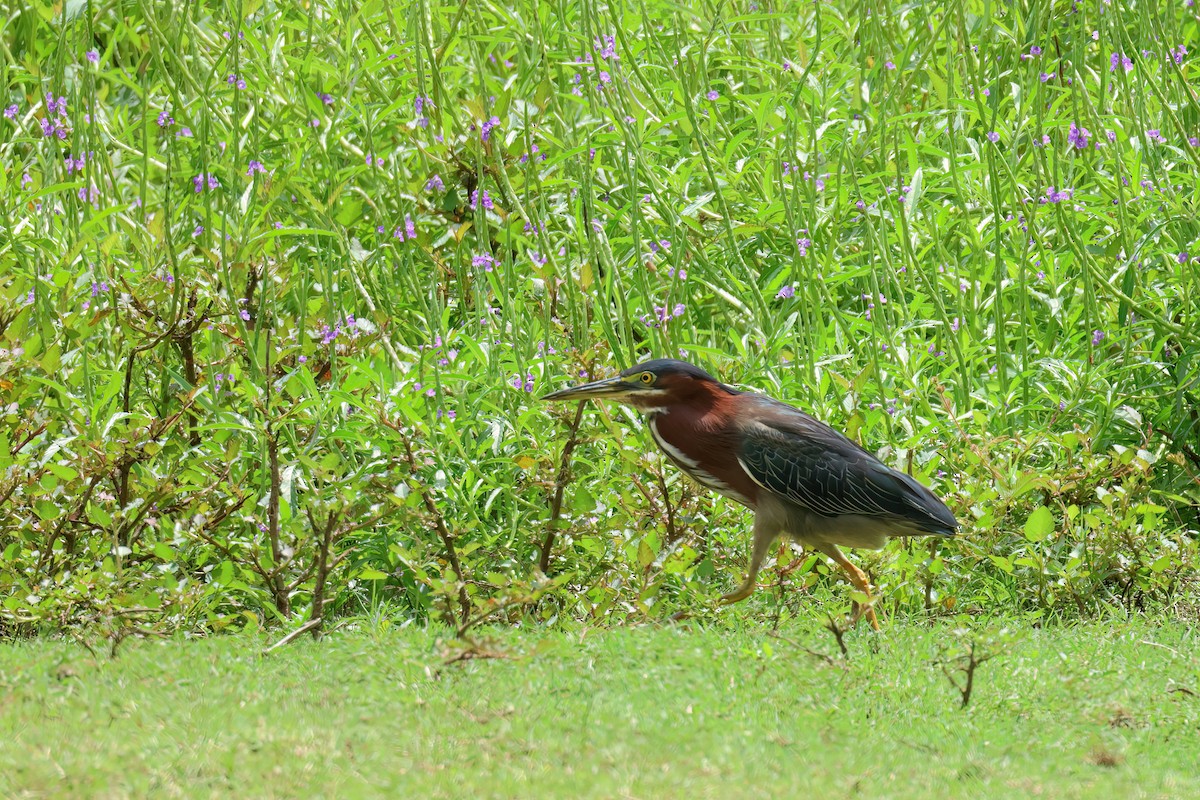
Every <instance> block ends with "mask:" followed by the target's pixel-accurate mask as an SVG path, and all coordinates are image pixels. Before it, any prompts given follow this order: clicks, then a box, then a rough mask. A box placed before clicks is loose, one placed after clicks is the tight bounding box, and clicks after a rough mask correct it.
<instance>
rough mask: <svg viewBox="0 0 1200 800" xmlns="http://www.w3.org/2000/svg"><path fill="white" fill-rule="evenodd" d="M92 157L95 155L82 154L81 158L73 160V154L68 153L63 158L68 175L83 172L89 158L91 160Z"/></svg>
mask: <svg viewBox="0 0 1200 800" xmlns="http://www.w3.org/2000/svg"><path fill="white" fill-rule="evenodd" d="M92 155H93V153H88V154H87V155H84V154H82V153H81V154H80V155H79V158H71V154H70V153H67V154H66V155H65V156H63V164H64V166H66V168H67V174H68V175H70V174H71V173H72V172H83V167H84V165H85V164H87V160H88V158H90V157H91V156H92Z"/></svg>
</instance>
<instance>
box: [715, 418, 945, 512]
mask: <svg viewBox="0 0 1200 800" xmlns="http://www.w3.org/2000/svg"><path fill="white" fill-rule="evenodd" d="M757 402H758V404H759V406H760V408H759V409H757V410H758V411H759V412H760V413H758V414H756V415H755V421H754V422H753V423H750V424H749V425H747V426H746V427H745V429H744V431H743V432H744V434H745V435H744V437H743V440H742V444H741V447H740V448H739V452H738V460H739V461H740V462H741V464H742V467H743V469H745V470H746V472H747V473H749V475H750V477H751V478H752V479H753V480H754V482H755V483H757V484H758V485H759V486H761V487H762V488H764V489H766V490H767V491H770V492H772V493H774V494H776V495H778V496H780V497H783V498H785V499H788V500H790V501H792V502H794V503H796V504H797V505H800V506H803V507H804V508H807V509H809V510H811V511H815V512H816V513H818V514H822V515H824V516H830V517H836V516H842V515H845V514H859V515H862V516H869V517H876V516H886V517H893V518H895V517H899V518H903V519H907V520H910V521H912V522H913V523H915V524H916V525H917V526H918V527H920V528H921V529H922V530H925V531H928V532H930V533H944V534H949V533H953V531H954V529H955V528H956V527H957V523H956V522H955V520H954V516H953V515H952V514H951V513H950V511H949V509H947V508H946V506H945V505H943V504H942V502H941V501H940V500H938V499H937V498H936V497H934V496H933V493H932V492H930V491H929V490H928V489H926V488H925V487H924V486H922V485H921V484H920V483H918V482H917V481H915V480H913V478H911V477H910V476H908V475H905V474H904V473H902V472H897V471H896V470H893V469H891V468H889V467H887V466H886V465H884V464H883V463H881V462H880V461H879V460H878V459H876V458H875V457H874V456H873V455H871V454H870V453H868V452H867V451H866V450H864V449H863V448H861V447H859V446H858V445H857V444H855V443H854V442H852V441H850V440H849V439H847V438H846V437H845V436H843V435H842V434H840V433H838V432H837V431H835V430H834V429H833V428H830V427H829V426H828V425H825V424H824V423H822V422H820V421H818V420H817V419H815V418H813V417H811V416H809V415H808V414H805V413H804V412H802V411H800V410H798V409H795V408H792V407H791V406H788V405H785V404H783V403H778V402H776V401H772V400H769V399H767V398H758V399H757Z"/></svg>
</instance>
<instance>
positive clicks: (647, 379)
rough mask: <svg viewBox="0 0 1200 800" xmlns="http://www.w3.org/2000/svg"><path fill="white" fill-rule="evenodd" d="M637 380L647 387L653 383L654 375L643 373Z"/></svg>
mask: <svg viewBox="0 0 1200 800" xmlns="http://www.w3.org/2000/svg"><path fill="white" fill-rule="evenodd" d="M638 380H640V381H641V382H642V383H644V384H646V385H647V386H649V385H650V384H652V383H654V373H653V372H643V373H642V374H641V375H639V376H638Z"/></svg>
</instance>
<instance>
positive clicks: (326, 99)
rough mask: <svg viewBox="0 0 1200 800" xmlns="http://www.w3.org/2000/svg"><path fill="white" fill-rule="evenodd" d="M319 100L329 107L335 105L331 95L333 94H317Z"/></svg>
mask: <svg viewBox="0 0 1200 800" xmlns="http://www.w3.org/2000/svg"><path fill="white" fill-rule="evenodd" d="M317 99H318V100H320V101H321V102H322V103H324V104H325V105H327V106H331V105H333V95H331V94H326V93H325V92H317Z"/></svg>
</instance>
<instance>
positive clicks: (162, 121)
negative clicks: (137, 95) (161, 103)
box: [158, 108, 175, 128]
mask: <svg viewBox="0 0 1200 800" xmlns="http://www.w3.org/2000/svg"><path fill="white" fill-rule="evenodd" d="M174 124H175V118H174V117H172V116H171V112H170V111H168V110H167V109H165V108H164V109H163V110H162V111H160V112H158V127H160V128H169V127H171V126H172V125H174Z"/></svg>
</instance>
